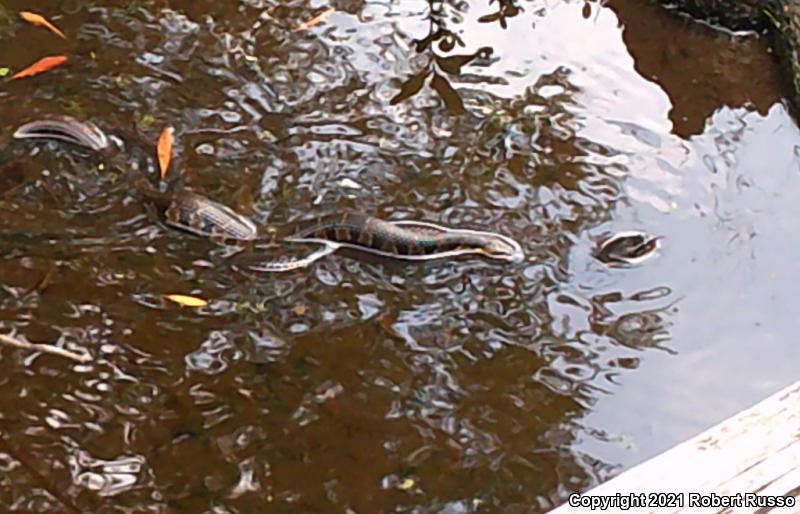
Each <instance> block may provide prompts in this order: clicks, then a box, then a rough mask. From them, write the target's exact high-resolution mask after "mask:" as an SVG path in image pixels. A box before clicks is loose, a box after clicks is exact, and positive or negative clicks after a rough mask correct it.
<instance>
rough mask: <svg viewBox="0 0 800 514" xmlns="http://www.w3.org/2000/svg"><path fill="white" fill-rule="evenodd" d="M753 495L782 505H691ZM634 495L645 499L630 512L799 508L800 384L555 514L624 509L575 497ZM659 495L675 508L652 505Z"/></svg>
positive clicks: (762, 513) (605, 498)
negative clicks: (587, 505)
mask: <svg viewBox="0 0 800 514" xmlns="http://www.w3.org/2000/svg"><path fill="white" fill-rule="evenodd" d="M662 493H664V494H662ZM748 493H751V494H754V495H756V498H757V499H758V501H768V500H769V498H772V499H773V501H778V497H780V498H781V499H782V500H783V501H784V502H785V505H784V506H783V507H780V508H776V507H769V506H761V507H759V506H747V505H740V504H737V505H734V506H730V507H725V506H724V505H720V504H719V503H717V504H715V505H707V506H702V505H700V506H698V505H697V504H694V505H690V500H692V499H695V500H697V501H700V502H712V501H714V499H715V498H716V499H717V500H720V501H721V499H722V497H733V498H732V499H733V500H735V501H738V500H737V499H736V495H737V494H741V499H742V500H744V499H745V495H746V494H748ZM670 494H672V496H671V497H670V496H669V495H670ZM690 494H695V495H699V496H694V497H690ZM631 495H635V498H636V500H637V501H642V500H643V501H644V502H645V503H644V506H643V507H636V508H630V509H629V510H626V511H625V512H631V513H645V512H653V513H659V514H663V513H667V512H669V513H676V512H680V513H683V512H686V513H688V512H691V513H692V514H695V513H697V514H705V513H709V514H710V513H724V512H732V513H736V514H740V513H742V514H748V513H758V514H766V513H767V512H769V513H779V512H780V513H790V512H791V513H800V382H795V383H794V384H792V385H790V386H789V387H787V388H785V389H783V390H782V391H780V392H778V393H775V394H774V395H772V396H770V397H769V398H767V399H766V400H763V401H761V402H760V403H758V404H756V405H754V406H753V407H750V408H749V409H747V410H744V411H742V412H740V413H739V414H736V415H735V416H733V417H731V418H729V419H727V420H725V421H723V422H722V423H720V424H718V425H716V426H715V427H713V428H710V429H708V430H706V431H705V432H703V433H702V434H700V435H698V436H696V437H693V438H692V439H689V440H688V441H685V442H683V443H681V444H679V445H677V446H675V447H673V448H671V449H669V450H667V451H666V452H664V453H662V454H660V455H658V456H656V457H654V458H652V459H650V460H648V461H645V462H643V463H642V464H639V465H638V466H635V467H633V468H631V469H629V470H627V471H625V472H624V473H622V474H621V475H619V476H617V477H615V478H613V479H611V480H609V481H608V482H606V483H604V484H601V485H600V486H598V487H596V488H594V489H591V490H589V491H586V492H585V493H583V494H582V495H580V497H577V495H574V496H571V497H570V499H571V501H572V502H573V505H576V506H571V505H570V504H569V502H568V503H566V504H564V505H562V506H561V507H559V508H557V509H555V510H553V511H551V514H566V513H572V512H622V508H621V506H620V504H619V503H617V504H616V505H610V504H608V503H606V505H605V507H606V508H605V509H603V508H600V507H597V508H595V509H594V510H592V509H591V507H586V506H584V507H582V506H580V505H581V504H580V503H578V502H579V501H582V502H586V503H584V505H586V504H588V502H591V501H594V502H595V504H596V505H597V504H598V503H600V502H603V501H605V502H609V501H612V500H617V501H619V500H620V499H621V498H622V497H625V498H631ZM712 495H716V496H712ZM655 500H662V501H668V500H672V501H669V502H668V503H670V504H671V505H670V506H660V504H661V503H660V502H656V503H655V505H652V506H649V502H650V501H655Z"/></svg>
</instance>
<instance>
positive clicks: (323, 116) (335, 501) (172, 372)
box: [0, 0, 800, 513]
mask: <svg viewBox="0 0 800 514" xmlns="http://www.w3.org/2000/svg"><path fill="white" fill-rule="evenodd" d="M331 5H332V6H333V7H335V8H336V10H335V12H333V13H331V14H330V16H328V17H327V18H326V19H325V20H324V21H323V22H321V23H320V24H318V25H316V26H314V27H312V28H309V29H306V30H302V31H293V30H292V29H293V28H294V27H297V26H298V25H299V24H300V23H301V22H302V21H304V20H309V19H311V18H313V17H314V16H315V15H317V14H319V13H320V12H323V11H325V10H326V9H327V8H328V7H329V5H327V4H325V5H323V4H314V5H312V6H308V5H305V4H302V3H300V2H294V1H292V2H274V1H270V0H266V1H256V0H247V1H241V2H237V3H229V2H208V1H200V2H172V3H170V6H169V7H168V8H167V7H163V6H162V5H161V4H159V3H156V2H149V1H141V2H136V1H133V2H131V1H124V2H122V1H120V2H113V1H105V2H77V3H74V2H73V3H71V4H70V5H66V4H64V5H63V6H61V8H60V9H56V8H55V7H54V6H53V5H51V4H49V3H48V4H46V3H44V2H42V3H40V4H37V5H33V6H31V5H28V3H24V5H23V3H21V2H16V1H7V2H6V3H5V9H4V12H8V13H14V12H16V11H18V10H21V9H23V8H24V9H32V10H38V11H41V12H43V13H46V14H47V15H48V16H50V17H52V18H53V19H55V20H56V21H57V22H58V24H59V26H60V27H61V28H62V29H63V30H64V31H65V32H66V33H67V34H68V36H69V39H68V40H67V41H61V40H56V39H55V38H53V37H52V36H51V35H49V34H48V33H46V32H44V31H41V29H37V28H36V27H30V26H27V25H24V24H22V23H21V22H19V21H18V20H16V19H15V18H14V17H13V16H10V17H8V18H5V17H3V16H2V14H0V34H1V35H2V37H3V38H4V41H8V42H14V43H18V42H20V41H25V44H6V45H4V46H3V47H2V48H0V66H8V67H10V68H11V69H12V70H17V69H20V68H21V67H23V66H25V65H26V64H27V63H29V62H32V61H33V60H35V59H37V58H38V57H40V56H41V55H44V54H50V53H68V54H69V55H70V61H69V64H68V65H65V66H64V67H62V68H59V69H57V70H52V71H51V72H48V73H47V74H46V75H42V76H40V77H37V78H33V79H28V80H25V81H15V82H8V83H6V87H5V89H4V91H2V92H0V113H2V115H3V119H4V120H6V125H7V127H6V128H7V131H6V138H5V139H4V140H3V142H2V144H3V148H4V151H3V154H2V155H0V186H2V193H0V211H2V212H1V213H0V214H1V215H0V219H2V221H1V222H0V245H2V247H3V252H2V265H0V305H1V306H2V309H1V310H0V313H2V324H3V330H4V331H5V332H10V331H11V330H12V329H13V330H16V331H17V332H18V333H20V334H24V336H25V337H27V338H28V339H29V340H31V341H47V342H52V343H57V344H59V345H61V346H65V347H67V348H85V349H87V350H88V351H89V352H91V354H92V355H93V356H94V360H93V362H92V363H90V364H88V365H77V364H73V363H70V362H65V361H63V360H61V359H59V358H57V357H53V356H38V355H27V354H25V353H23V352H19V351H16V350H11V349H3V350H2V352H0V355H1V356H2V359H0V377H2V378H0V384H2V386H3V388H2V391H3V393H2V395H0V402H1V403H0V405H2V408H0V468H2V469H4V470H7V471H8V472H7V473H3V474H2V477H0V503H1V504H2V505H4V507H5V508H6V509H7V510H10V511H19V512H29V511H39V512H44V511H48V512H49V511H63V512H116V511H117V510H120V511H130V512H135V511H140V510H141V511H145V510H146V511H153V512H162V511H163V512H167V511H169V512H264V511H267V512H271V511H273V510H274V511H275V512H311V511H333V510H336V511H341V512H348V513H354V512H399V511H403V512H406V511H408V512H420V513H422V512H425V513H456V512H458V513H460V512H479V511H486V512H506V513H515V512H538V511H543V510H547V509H548V508H550V507H551V506H553V505H554V504H557V503H559V502H560V501H562V500H563V499H564V498H565V497H566V496H567V495H568V494H569V493H570V492H572V491H576V490H583V489H585V488H587V487H589V486H591V485H593V484H595V483H597V482H598V481H600V480H602V479H604V478H606V477H607V476H610V475H611V474H613V473H615V472H616V471H617V470H618V469H619V468H620V466H625V465H630V464H632V463H634V462H636V461H639V460H641V459H644V458H646V457H647V456H650V455H653V454H654V453H656V452H658V451H660V450H662V449H665V448H667V447H669V446H670V445H672V444H674V443H676V442H678V441H680V440H682V439H684V438H685V437H687V436H689V435H691V434H692V433H694V432H697V431H699V430H700V429H702V428H703V427H705V426H708V425H710V424H711V423H713V422H715V421H717V420H719V419H721V418H723V417H725V416H726V415H729V414H731V413H733V412H735V411H737V410H739V409H740V408H742V407H744V406H745V405H747V404H748V403H750V402H751V401H753V400H755V399H758V398H760V397H762V396H765V395H766V394H767V393H768V392H771V391H773V390H776V389H778V387H779V386H781V385H783V384H785V383H788V382H789V381H791V380H793V379H794V378H796V377H794V376H793V369H791V366H789V363H791V362H794V361H795V359H794V357H796V355H795V353H796V352H797V350H796V349H795V347H794V346H793V345H792V344H791V341H792V336H793V334H794V333H795V332H796V329H797V328H798V327H796V326H795V325H796V322H795V321H794V319H795V316H793V315H792V314H791V310H792V309H791V305H793V303H792V302H793V298H794V297H795V296H796V294H795V293H796V291H795V287H794V286H793V284H797V283H800V280H795V279H796V278H800V277H794V274H795V272H794V270H795V268H796V267H795V266H794V265H793V264H794V262H796V260H797V256H796V255H795V252H794V250H793V249H792V248H791V246H789V245H787V244H786V241H787V240H791V239H790V238H791V233H792V231H793V229H795V227H794V225H795V223H794V222H793V220H796V219H800V216H797V215H796V214H800V213H795V211H796V210H797V202H794V197H795V195H794V194H793V193H794V189H793V188H794V187H798V188H800V184H798V183H797V182H798V180H800V174H798V162H797V149H796V146H797V143H796V141H797V140H798V134H797V130H796V127H795V125H794V123H793V122H792V120H791V118H790V117H789V115H788V114H787V112H786V109H785V108H784V107H783V106H782V105H781V104H780V103H777V102H778V99H779V96H780V91H779V90H778V89H777V86H776V85H775V84H776V82H777V81H776V80H775V71H774V69H773V68H772V65H771V62H770V60H769V57H768V56H767V55H766V51H765V49H764V47H763V45H762V44H761V43H760V42H759V41H757V40H754V39H752V38H745V37H743V36H736V37H735V38H734V39H733V40H732V39H731V37H730V36H727V35H725V34H719V33H714V32H712V31H710V30H709V29H705V28H700V27H696V26H693V25H689V24H687V23H686V22H685V21H683V20H674V19H672V18H670V17H667V16H665V15H663V13H661V11H659V10H657V9H653V10H652V12H648V14H647V15H646V16H644V17H643V15H642V14H640V12H641V10H642V9H645V7H643V6H641V5H638V3H637V2H627V1H618V2H614V3H613V10H612V9H610V8H606V7H602V6H601V5H600V4H598V3H596V2H556V3H555V4H552V5H550V3H543V2H539V1H534V0H530V1H501V2H494V3H489V2H485V1H483V0H473V1H470V2H433V3H432V4H429V3H428V2H426V1H417V2H413V1H409V2H399V3H398V2H394V3H393V2H384V1H376V2H364V3H361V2H350V3H346V5H339V4H338V3H334V4H331ZM645 18H646V19H648V20H649V19H654V20H656V21H655V22H654V23H655V25H654V26H652V27H650V28H648V29H647V30H643V28H642V26H640V24H639V23H638V21H636V22H633V21H631V22H628V20H640V19H645ZM676 32H677V33H678V34H680V37H676V36H675V33H676ZM678 42H683V43H684V44H685V47H681V46H680V44H679V43H678ZM732 48H733V49H735V55H736V56H737V62H745V61H746V62H748V63H750V64H749V66H748V71H747V72H745V73H744V74H743V75H747V74H748V73H749V74H750V75H758V80H755V81H753V80H750V79H748V78H746V77H744V76H742V77H740V78H737V79H731V78H730V77H729V76H728V75H729V72H730V73H733V72H734V71H735V70H736V67H734V65H733V64H732V60H730V59H727V60H726V59H724V58H720V55H723V56H728V57H729V56H730V55H731V54H730V53H731V52H733V51H734V50H731V49H732ZM685 55H688V56H690V58H691V59H695V60H696V61H697V62H698V63H699V64H697V65H696V67H694V68H691V69H687V68H686V66H685V65H684V64H676V63H684V62H685V61H683V60H681V58H682V57H683V56H685ZM694 55H697V56H699V57H691V56H694ZM711 63H713V65H712V64H711ZM724 63H729V64H724ZM726 66H727V67H726ZM704 70H706V71H707V70H711V72H709V73H708V74H704V73H703V72H704ZM754 70H755V71H754ZM737 77H738V75H737ZM761 79H763V80H761ZM689 83H691V85H687V84H689ZM662 88H663V89H662ZM51 112H61V113H68V114H71V115H74V116H79V117H84V118H90V119H93V120H96V121H97V122H98V123H100V124H102V125H104V126H106V127H120V128H125V129H126V130H133V131H135V132H138V133H139V134H141V135H142V136H143V137H144V138H146V139H149V140H151V141H155V139H156V136H157V134H158V132H159V131H160V130H161V128H162V127H163V126H165V125H173V126H175V127H176V136H177V140H178V141H179V145H178V146H179V148H178V151H179V156H178V161H179V162H180V164H181V166H182V167H183V168H184V169H185V170H186V178H187V181H188V182H189V183H190V185H191V187H192V188H194V189H196V190H198V191H202V192H203V193H204V194H207V195H209V196H210V197H212V198H214V199H216V200H220V201H222V202H224V203H226V204H228V205H231V206H232V207H234V208H236V209H237V210H240V211H242V212H246V213H248V214H250V215H252V216H253V218H254V219H255V220H256V221H257V222H258V223H259V224H260V225H262V229H263V230H265V231H266V230H269V229H270V228H275V227H278V226H281V225H284V224H285V223H288V222H290V221H293V220H296V219H299V218H302V217H306V216H310V215H313V214H322V213H329V212H338V211H341V210H342V209H346V208H349V209H358V210H361V211H364V212H366V213H369V214H373V215H377V216H380V217H383V218H387V219H392V218H400V217H403V218H410V219H420V220H428V221H431V222H435V223H442V224H447V225H456V226H465V227H472V228H478V229H488V230H492V231H497V232H500V233H503V234H506V235H508V236H510V237H513V238H514V239H516V240H518V241H520V242H521V243H522V244H523V247H524V250H525V253H526V256H527V259H526V260H525V261H524V262H522V263H520V264H502V265H499V264H497V263H492V262H487V261H483V260H479V259H463V260H455V261H442V262H431V263H426V264H423V265H410V264H407V263H397V262H389V261H386V260H376V259H361V258H354V256H352V255H351V256H348V255H338V254H337V255H335V256H331V257H329V258H326V259H324V260H321V261H319V262H318V263H316V264H315V265H314V266H313V267H311V268H309V269H306V270H302V271H298V272H293V273H288V274H269V275H267V274H255V273H253V274H250V273H247V274H245V273H241V272H239V271H237V270H236V269H235V268H233V267H232V266H231V261H230V259H229V258H228V255H229V253H230V252H229V251H227V250H226V249H222V248H220V247H218V246H216V245H215V244H213V243H211V242H209V241H205V240H202V239H198V238H195V237H192V236H188V235H186V234H183V233H179V232H176V231H172V230H169V229H167V228H165V227H163V226H162V225H160V224H159V223H158V222H157V221H156V220H155V219H154V218H153V217H152V214H151V213H150V212H148V210H147V209H145V208H144V207H143V206H142V205H141V203H140V201H139V199H138V197H137V196H136V195H135V193H134V192H133V191H132V189H131V188H130V186H129V184H128V182H127V181H126V179H125V175H124V171H125V170H121V169H115V168H114V167H113V166H100V163H99V161H98V159H97V158H96V157H94V156H91V155H85V154H81V153H79V152H75V151H74V149H67V148H65V147H59V146H57V145H50V144H48V145H40V146H37V147H34V146H30V145H24V144H18V143H16V142H11V141H10V140H9V138H8V135H10V133H11V131H12V130H13V128H14V127H16V126H17V125H18V124H20V123H22V122H23V121H27V120H29V119H31V118H33V117H35V116H36V115H39V114H42V113H51ZM132 159H133V157H132ZM799 190H800V189H799ZM624 230H641V231H645V232H647V233H651V234H656V235H660V236H663V237H664V239H663V241H662V243H663V244H662V248H661V250H660V251H659V252H658V254H657V255H656V256H654V257H653V258H651V259H649V260H647V261H645V262H642V263H641V264H638V265H634V266H627V267H608V266H605V265H604V264H602V263H600V262H598V261H597V260H596V259H595V258H594V257H593V255H592V254H593V252H594V251H595V248H596V247H597V244H598V242H599V241H602V240H603V239H604V238H607V237H608V235H609V234H612V233H618V232H620V231H624ZM268 251H269V252H272V253H275V252H277V253H278V254H280V252H281V250H280V249H269V250H268ZM176 292H180V293H182V294H191V295H193V296H197V297H201V298H205V299H208V300H209V302H210V303H209V305H207V306H205V307H201V308H196V309H190V308H185V307H181V306H178V305H175V304H172V303H169V302H165V301H164V300H163V297H162V295H163V294H167V293H176ZM756 362H757V363H758V366H754V365H753V364H754V363H756ZM731 377H736V379H735V380H731Z"/></svg>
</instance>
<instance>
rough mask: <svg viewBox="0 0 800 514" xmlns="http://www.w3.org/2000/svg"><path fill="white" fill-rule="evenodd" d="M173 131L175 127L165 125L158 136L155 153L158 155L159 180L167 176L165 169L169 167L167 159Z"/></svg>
mask: <svg viewBox="0 0 800 514" xmlns="http://www.w3.org/2000/svg"><path fill="white" fill-rule="evenodd" d="M174 131H175V129H173V128H172V127H167V128H165V129H164V130H162V131H161V135H160V136H158V145H157V146H156V154H157V156H158V168H159V170H160V171H161V180H164V178H165V177H166V176H167V169H169V161H170V158H171V157H172V134H173V132H174Z"/></svg>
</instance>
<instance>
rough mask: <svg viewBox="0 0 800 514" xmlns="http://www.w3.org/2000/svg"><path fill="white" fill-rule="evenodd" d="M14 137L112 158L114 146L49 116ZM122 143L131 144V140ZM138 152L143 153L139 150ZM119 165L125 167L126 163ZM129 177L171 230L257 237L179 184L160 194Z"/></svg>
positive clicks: (99, 133)
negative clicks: (64, 143)
mask: <svg viewBox="0 0 800 514" xmlns="http://www.w3.org/2000/svg"><path fill="white" fill-rule="evenodd" d="M14 137H15V138H16V139H32V140H39V139H43V140H54V141H61V142H66V143H71V144H74V145H77V146H80V147H83V148H88V149H89V150H93V151H95V152H98V153H102V154H104V155H107V156H111V157H115V155H114V145H112V144H111V141H110V138H109V136H108V135H106V133H105V132H104V131H103V130H102V129H100V128H99V127H98V126H97V125H95V124H94V123H92V122H90V121H83V120H77V119H75V118H72V117H70V116H49V117H46V118H43V119H39V120H35V121H31V122H29V123H26V124H24V125H22V126H20V127H19V128H18V129H17V130H16V132H14ZM125 139H126V140H127V141H131V140H133V139H134V138H131V137H127V138H125ZM139 146H143V145H141V144H140V145H139ZM137 150H138V151H139V153H142V152H143V149H142V148H138V149H137ZM147 153H148V152H144V154H147ZM123 157H124V156H123ZM120 165H121V166H126V165H127V163H122V164H120ZM129 175H132V176H131V181H132V182H133V185H134V186H135V187H136V189H137V191H138V192H139V193H140V194H141V195H142V196H143V197H144V198H145V199H146V200H148V201H149V202H151V203H152V204H153V205H155V206H156V208H157V211H158V213H159V215H160V216H161V217H162V219H163V221H164V223H165V224H166V225H169V226H170V227H173V228H177V229H180V230H184V231H186V232H191V233H193V234H196V235H200V236H206V237H211V238H215V239H221V240H233V241H251V240H253V239H256V237H257V236H258V229H257V227H256V226H255V224H254V223H253V222H252V221H251V220H250V219H248V218H246V217H245V216H243V215H241V214H239V213H237V212H235V211H234V210H233V209H231V208H230V207H228V206H226V205H223V204H221V203H219V202H215V201H214V200H211V199H210V198H206V197H205V196H203V195H200V194H198V193H195V192H194V191H191V190H190V189H187V188H185V187H183V186H182V184H181V183H180V181H179V180H173V181H171V182H170V183H169V185H168V188H167V191H165V192H162V191H159V190H157V189H156V188H155V187H153V186H152V185H151V184H150V183H149V182H148V180H147V178H146V177H145V176H144V175H143V174H138V175H133V174H129Z"/></svg>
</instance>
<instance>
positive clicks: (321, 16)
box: [292, 7, 336, 32]
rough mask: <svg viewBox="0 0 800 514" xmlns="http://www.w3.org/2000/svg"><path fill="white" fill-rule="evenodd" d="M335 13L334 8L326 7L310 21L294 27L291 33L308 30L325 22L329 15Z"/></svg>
mask: <svg viewBox="0 0 800 514" xmlns="http://www.w3.org/2000/svg"><path fill="white" fill-rule="evenodd" d="M335 11H336V8H335V7H328V8H327V9H325V10H324V11H322V12H321V13H319V14H318V15H316V16H314V17H313V18H311V19H310V20H308V21H304V22H303V23H301V24H300V25H298V26H296V27H295V28H294V29H292V32H300V31H301V30H306V29H310V28H311V27H313V26H314V25H318V24H319V23H322V22H323V21H325V19H326V18H327V17H328V16H330V15H331V14H333V13H334V12H335Z"/></svg>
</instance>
